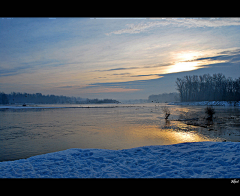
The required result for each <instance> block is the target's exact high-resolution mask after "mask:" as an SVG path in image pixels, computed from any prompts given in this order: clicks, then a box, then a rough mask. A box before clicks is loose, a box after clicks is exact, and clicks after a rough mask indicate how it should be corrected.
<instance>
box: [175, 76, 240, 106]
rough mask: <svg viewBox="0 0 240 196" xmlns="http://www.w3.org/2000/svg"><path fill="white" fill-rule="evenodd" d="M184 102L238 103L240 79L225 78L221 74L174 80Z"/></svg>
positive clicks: (239, 98)
mask: <svg viewBox="0 0 240 196" xmlns="http://www.w3.org/2000/svg"><path fill="white" fill-rule="evenodd" d="M176 85H177V90H178V92H179V96H180V99H181V101H182V102H184V101H240V77H239V78H238V79H232V78H231V77H229V78H226V77H225V76H224V75H223V74H222V73H218V74H213V75H210V74H204V75H200V76H197V75H193V76H188V75H187V76H184V77H183V78H177V80H176Z"/></svg>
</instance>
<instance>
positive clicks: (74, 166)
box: [0, 142, 240, 178]
mask: <svg viewBox="0 0 240 196" xmlns="http://www.w3.org/2000/svg"><path fill="white" fill-rule="evenodd" d="M0 177H1V178H240V143H238V142H193V143H181V144H174V145H164V146H144V147H137V148H132V149H124V150H105V149H78V148H73V149H68V150H64V151H59V152H54V153H48V154H43V155H37V156H33V157H30V158H28V159H21V160H16V161H6V162H1V163H0Z"/></svg>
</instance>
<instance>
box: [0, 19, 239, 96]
mask: <svg viewBox="0 0 240 196" xmlns="http://www.w3.org/2000/svg"><path fill="white" fill-rule="evenodd" d="M207 73H209V74H214V73H223V74H224V75H225V76H226V77H232V78H233V79H235V78H238V77H240V74H239V73H240V18H58V17H57V18H0V92H5V93H11V92H26V93H42V94H44V95H47V94H54V95H64V96H75V97H82V98H99V99H104V98H111V99H117V100H118V99H147V98H148V96H149V95H151V94H160V93H170V92H177V90H176V84H175V81H176V78H178V77H183V76H185V75H203V74H207Z"/></svg>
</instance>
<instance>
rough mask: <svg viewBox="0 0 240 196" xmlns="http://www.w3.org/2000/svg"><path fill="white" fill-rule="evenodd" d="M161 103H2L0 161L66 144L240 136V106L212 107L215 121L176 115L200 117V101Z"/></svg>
mask: <svg viewBox="0 0 240 196" xmlns="http://www.w3.org/2000/svg"><path fill="white" fill-rule="evenodd" d="M163 105H165V104H154V103H147V104H98V105H93V104H91V105H72V104H71V105H70V104H69V105H47V104H46V105H34V106H31V107H30V106H27V107H20V106H19V107H18V106H14V107H12V106H11V107H9V108H4V106H2V107H0V161H9V160H17V159H22V158H28V157H30V156H34V155H39V154H44V153H49V152H56V151H60V150H65V149H69V148H101V149H114V150H117V149H126V148H133V147H139V146H147V145H169V144H176V143H182V142H198V141H224V140H227V141H234V142H236V141H240V108H239V107H224V106H216V107H214V108H215V110H216V114H215V116H216V117H217V118H215V119H214V121H213V125H211V126H210V127H199V126H193V125H187V124H185V123H184V122H181V121H174V120H176V119H179V118H182V117H185V118H188V117H201V116H204V108H205V107H204V106H177V105H169V106H168V107H169V108H170V110H171V115H170V117H169V120H167V121H166V120H165V119H164V114H163V112H162V109H161V107H162V106H163Z"/></svg>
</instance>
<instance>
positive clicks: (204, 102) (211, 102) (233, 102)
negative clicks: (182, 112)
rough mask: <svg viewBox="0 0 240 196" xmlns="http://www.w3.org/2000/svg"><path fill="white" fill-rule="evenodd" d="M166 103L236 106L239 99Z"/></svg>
mask: <svg viewBox="0 0 240 196" xmlns="http://www.w3.org/2000/svg"><path fill="white" fill-rule="evenodd" d="M168 105H197V106H201V105H202V106H205V105H206V106H207V105H208V106H238V107H240V101H199V102H171V103H169V104H168Z"/></svg>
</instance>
